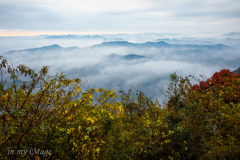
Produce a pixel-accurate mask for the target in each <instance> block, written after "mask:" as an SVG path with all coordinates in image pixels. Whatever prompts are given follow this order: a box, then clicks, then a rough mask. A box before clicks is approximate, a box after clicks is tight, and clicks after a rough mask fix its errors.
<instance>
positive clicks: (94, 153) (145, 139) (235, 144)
mask: <svg viewBox="0 0 240 160" xmlns="http://www.w3.org/2000/svg"><path fill="white" fill-rule="evenodd" d="M0 58H1V60H2V62H1V64H0V72H1V83H0V157H1V158H2V159H12V160H15V159H49V160H50V159H64V160H65V159H80V160H84V159H96V160H98V159H100V160H108V159H109V160H122V159H140V160H141V159H143V160H146V159H149V160H154V159H163V160H167V159H170V160H173V159H182V160H188V159H197V160H201V159H233V160H234V159H238V157H240V147H239V146H240V127H239V124H240V98H239V97H240V74H232V73H231V72H230V71H229V70H222V71H220V72H219V73H215V74H214V75H213V76H212V78H210V79H207V80H204V81H201V82H200V83H199V84H198V85H192V84H191V83H190V80H189V78H194V77H192V76H188V77H185V78H182V77H179V76H177V75H176V73H173V74H171V75H170V78H171V82H170V83H169V87H168V91H167V98H168V101H167V103H166V104H165V106H160V105H159V103H158V101H156V102H153V101H152V100H151V99H149V98H148V97H146V96H145V95H144V94H143V93H142V92H138V94H137V95H135V96H134V95H132V94H131V90H129V92H128V93H124V92H120V93H119V94H120V95H121V101H120V102H117V101H116V99H117V97H118V95H117V94H116V93H114V90H105V89H104V88H99V89H89V90H86V91H85V92H83V91H82V89H81V86H80V84H81V80H80V79H66V78H65V76H64V75H63V74H60V75H58V74H57V75H55V76H47V73H48V68H49V67H48V66H44V67H43V68H42V69H41V70H40V71H39V72H38V73H36V72H34V71H33V70H32V69H30V68H28V67H27V66H25V65H18V66H17V67H16V68H15V69H14V68H13V67H11V66H10V65H9V64H8V62H7V61H6V60H5V59H3V58H2V57H0ZM21 76H25V77H29V78H30V81H29V82H28V83H21V84H18V83H17V82H19V81H21V80H20V77H21ZM4 77H5V79H4ZM10 81H11V82H12V83H11V85H10V86H9V87H7V86H8V85H7V84H9V82H10ZM39 84H41V85H40V88H39V89H37V86H38V85H39Z"/></svg>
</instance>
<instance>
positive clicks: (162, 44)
mask: <svg viewBox="0 0 240 160" xmlns="http://www.w3.org/2000/svg"><path fill="white" fill-rule="evenodd" d="M95 47H136V48H152V47H153V48H162V47H163V48H170V47H173V48H175V49H181V48H182V47H186V48H189V49H195V50H199V51H201V50H206V49H207V50H209V49H213V50H216V49H217V50H218V49H224V48H229V46H227V45H223V44H216V45H193V44H186V45H183V44H169V43H166V42H165V41H159V42H146V43H131V42H128V41H110V42H103V43H101V44H96V45H93V46H91V47H86V48H95ZM73 49H80V48H79V47H67V48H63V47H61V46H59V45H58V44H53V45H50V46H43V47H39V48H32V49H24V50H10V51H8V52H6V53H4V54H11V53H14V52H47V51H60V50H66V51H70V50H73Z"/></svg>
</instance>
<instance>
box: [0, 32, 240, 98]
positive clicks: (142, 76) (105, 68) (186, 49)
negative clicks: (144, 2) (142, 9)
mask: <svg viewBox="0 0 240 160" xmlns="http://www.w3.org/2000/svg"><path fill="white" fill-rule="evenodd" d="M239 35H240V34H237V33H236V34H234V33H229V34H207V33H205V34H180V33H179V34H178V33H174V34H173V33H143V34H132V35H131V34H116V35H113V34H112V35H99V36H95V37H94V36H87V37H86V36H85V37H83V36H79V35H74V36H72V37H71V36H59V37H57V36H56V37H53V36H48V35H42V36H35V37H0V55H2V56H4V57H6V58H7V60H9V61H11V62H12V64H13V66H16V65H17V64H25V65H26V66H28V67H30V68H32V69H34V70H36V71H38V70H39V69H40V68H41V67H42V66H43V65H45V66H50V72H49V74H50V75H54V74H55V73H56V72H58V73H61V72H64V74H66V76H67V77H68V78H80V79H81V80H82V83H85V82H86V84H84V85H83V86H82V88H83V89H88V88H100V87H104V88H105V89H115V91H116V92H118V91H119V90H123V91H128V89H130V88H131V89H133V90H135V89H140V90H142V91H143V92H144V93H145V94H146V95H147V96H148V97H152V98H153V100H155V99H156V98H157V99H158V100H159V101H160V102H161V101H163V100H164V95H163V94H162V93H161V92H160V90H159V89H161V90H162V91H164V92H165V91H166V90H167V83H168V82H169V75H170V74H171V73H173V72H175V71H176V72H177V74H178V75H180V76H182V77H185V76H188V75H189V74H191V75H194V76H195V77H199V74H205V75H206V77H208V78H210V77H211V76H212V75H213V73H215V72H219V71H220V70H221V69H223V68H226V69H230V70H231V71H232V70H235V69H237V68H238V67H240V54H239V49H240V36H239ZM113 42H114V43H113ZM160 42H161V43H163V44H166V45H167V46H161V45H160ZM158 43H159V45H158ZM44 46H48V47H45V48H44ZM34 48H38V49H34ZM29 49H32V50H29ZM129 55H130V56H132V55H134V56H135V57H133V58H129ZM199 79H201V78H199ZM191 82H192V83H197V81H195V80H191Z"/></svg>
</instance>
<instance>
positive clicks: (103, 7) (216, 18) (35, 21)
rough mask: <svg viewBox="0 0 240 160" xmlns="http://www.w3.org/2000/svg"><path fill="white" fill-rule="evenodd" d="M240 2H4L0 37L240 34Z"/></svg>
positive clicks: (1, 2)
mask: <svg viewBox="0 0 240 160" xmlns="http://www.w3.org/2000/svg"><path fill="white" fill-rule="evenodd" d="M239 8H240V1H239V0H201V1H199V0H181V1H179V0H168V1H166V0H121V1H120V0H88V1H86V0H51V1H49V0H0V36H30V35H58V34H116V33H142V32H167V33H189V32H191V33H200V32H205V33H212V32H218V33H229V32H239V31H240V10H239Z"/></svg>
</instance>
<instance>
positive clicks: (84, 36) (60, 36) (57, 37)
mask: <svg viewBox="0 0 240 160" xmlns="http://www.w3.org/2000/svg"><path fill="white" fill-rule="evenodd" d="M100 38H103V37H101V36H99V35H92V36H91V35H83V36H78V35H72V34H68V35H54V36H47V37H46V38H45V39H100Z"/></svg>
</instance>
